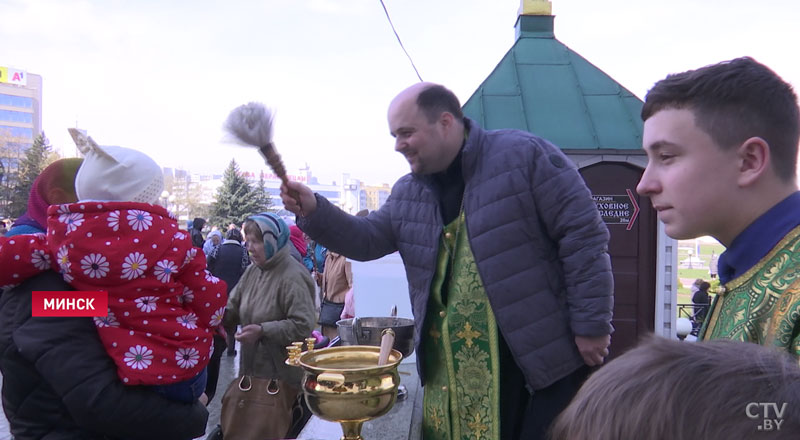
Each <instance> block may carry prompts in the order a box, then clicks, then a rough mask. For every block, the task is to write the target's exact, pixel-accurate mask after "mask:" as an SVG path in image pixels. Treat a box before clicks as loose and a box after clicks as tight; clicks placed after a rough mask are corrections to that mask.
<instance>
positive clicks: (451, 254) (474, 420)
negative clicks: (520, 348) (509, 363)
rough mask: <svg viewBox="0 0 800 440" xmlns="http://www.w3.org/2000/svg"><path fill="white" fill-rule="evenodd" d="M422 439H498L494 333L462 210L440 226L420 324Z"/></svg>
mask: <svg viewBox="0 0 800 440" xmlns="http://www.w3.org/2000/svg"><path fill="white" fill-rule="evenodd" d="M424 329H425V330H424V335H423V337H424V338H425V343H424V345H423V347H424V348H423V356H425V362H426V368H425V381H426V382H425V395H424V403H423V406H424V417H423V438H425V440H461V439H464V440H466V439H499V438H500V366H499V339H498V329H497V324H496V322H495V318H494V312H492V309H491V307H490V305H489V298H488V297H487V295H486V291H485V289H484V287H483V283H482V282H481V278H480V276H479V275H478V269H477V266H476V264H475V259H474V257H473V255H472V251H471V250H470V247H469V241H468V240H467V231H466V224H465V221H464V213H463V211H462V212H461V214H460V215H459V217H458V218H456V220H454V221H453V222H452V223H450V224H449V225H447V226H446V227H445V228H444V234H443V236H442V243H441V244H440V248H439V258H438V261H437V267H436V273H435V275H434V278H433V282H432V284H431V295H430V299H429V301H428V312H427V316H426V319H425V327H424Z"/></svg>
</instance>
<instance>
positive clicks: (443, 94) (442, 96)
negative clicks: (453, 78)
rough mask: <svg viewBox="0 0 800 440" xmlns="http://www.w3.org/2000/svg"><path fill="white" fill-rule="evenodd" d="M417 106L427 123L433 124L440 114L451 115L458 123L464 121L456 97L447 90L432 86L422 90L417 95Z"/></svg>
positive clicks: (442, 87)
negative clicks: (446, 113)
mask: <svg viewBox="0 0 800 440" xmlns="http://www.w3.org/2000/svg"><path fill="white" fill-rule="evenodd" d="M417 106H419V108H420V110H422V112H423V113H424V114H425V118H426V119H427V120H428V122H429V123H431V124H432V123H434V122H436V120H438V119H439V116H441V114H442V113H444V112H448V113H451V114H452V115H453V116H455V118H456V119H457V120H458V121H459V122H460V121H461V120H462V119H464V114H463V112H462V111H461V104H460V103H459V102H458V97H456V95H455V93H453V92H451V91H450V90H449V89H448V88H446V87H444V86H441V85H439V84H434V85H431V86H429V87H426V88H425V89H423V90H422V91H421V92H420V93H419V95H417Z"/></svg>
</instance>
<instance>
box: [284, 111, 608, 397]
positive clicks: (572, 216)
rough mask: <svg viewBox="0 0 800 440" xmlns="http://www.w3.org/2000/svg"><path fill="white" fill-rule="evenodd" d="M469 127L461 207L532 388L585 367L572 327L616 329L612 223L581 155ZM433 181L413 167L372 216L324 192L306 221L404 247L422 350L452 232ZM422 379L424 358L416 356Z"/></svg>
mask: <svg viewBox="0 0 800 440" xmlns="http://www.w3.org/2000/svg"><path fill="white" fill-rule="evenodd" d="M465 123H466V124H467V126H468V127H470V131H469V137H468V139H467V141H466V144H465V145H464V148H463V155H462V171H463V177H464V182H465V188H464V200H463V208H464V211H465V215H466V217H465V218H466V228H467V231H468V234H469V235H468V237H469V243H470V247H471V250H472V253H473V254H474V256H475V260H476V262H477V267H478V272H479V274H480V276H481V279H482V281H483V284H484V287H485V289H486V292H487V294H488V297H489V301H490V303H491V305H492V309H493V311H494V313H495V317H496V319H497V324H498V326H499V328H500V331H501V333H502V335H503V337H504V338H505V340H506V342H507V343H508V346H509V348H510V349H511V353H512V354H513V356H514V359H515V360H516V362H517V364H518V365H519V367H520V369H521V370H522V372H523V374H524V375H525V378H526V382H527V384H526V385H527V387H528V390H529V391H533V390H537V389H541V388H544V387H546V386H548V385H550V384H552V383H553V382H555V381H556V380H558V379H560V378H562V377H564V376H566V375H568V374H569V373H571V372H573V371H575V370H576V369H577V368H578V367H580V366H581V365H582V364H583V360H582V358H581V356H580V353H579V352H578V349H577V346H576V345H575V342H574V335H581V336H601V335H607V334H611V332H612V330H613V329H612V327H611V315H612V309H613V296H612V295H613V280H612V274H611V263H610V258H609V256H608V252H607V250H608V249H607V248H608V238H609V234H608V229H607V228H606V226H605V224H603V221H602V219H601V218H600V215H599V213H598V212H597V209H596V208H595V205H594V203H593V202H592V199H591V197H590V192H589V190H588V188H587V187H586V185H585V184H584V182H583V179H582V178H581V177H580V175H579V174H578V171H577V169H576V168H575V166H574V164H573V163H572V162H571V161H570V160H569V159H568V158H566V157H565V156H564V154H563V153H562V152H561V150H559V149H558V148H557V147H555V146H553V145H552V144H550V143H549V142H547V141H545V140H543V139H541V138H538V137H536V136H533V135H531V134H530V133H527V132H523V131H518V130H496V131H486V130H483V129H481V128H480V127H478V126H477V124H475V123H474V122H473V121H471V120H469V119H465ZM429 179H430V178H429V177H427V176H415V175H413V174H407V175H405V176H403V177H402V178H400V180H398V181H397V183H396V184H395V185H394V187H393V188H392V193H391V196H390V197H389V198H388V200H387V201H386V203H385V204H384V205H383V206H382V207H381V208H380V209H379V210H377V211H374V212H372V213H371V214H370V215H369V216H367V217H355V216H351V215H348V214H346V213H344V212H343V211H341V210H339V209H338V208H337V207H335V206H333V205H332V204H331V203H330V202H328V201H327V200H326V199H325V198H323V197H321V196H319V195H317V196H316V197H317V209H316V211H314V212H313V213H312V214H311V215H309V216H306V217H304V218H300V219H299V221H298V225H299V226H300V228H301V229H302V230H303V231H305V232H307V233H308V234H309V235H310V236H311V237H313V238H314V239H315V240H318V241H319V242H320V243H322V244H324V245H325V246H326V247H328V248H330V249H332V250H334V251H336V252H339V253H341V254H343V255H345V256H347V257H348V258H351V259H354V260H358V261H367V260H373V259H376V258H380V257H382V256H384V255H386V254H389V253H391V252H394V251H400V255H401V257H402V259H403V263H404V265H405V268H406V277H407V279H408V289H409V295H410V297H411V306H412V309H413V313H414V319H415V327H416V334H417V340H416V341H415V349H416V350H417V353H420V352H421V351H420V345H421V344H422V343H424V339H423V338H421V337H420V336H421V334H422V326H423V322H424V320H425V312H426V305H427V304H428V295H429V293H430V288H431V281H432V279H433V275H434V271H435V268H436V258H437V253H438V251H439V243H440V237H441V233H442V228H443V224H442V216H441V213H440V210H439V205H438V201H437V199H436V198H435V196H434V193H433V192H432V189H431V185H430V180H429ZM417 366H418V369H419V372H420V377H422V378H424V374H423V373H424V368H425V366H424V360H423V359H422V356H418V357H417Z"/></svg>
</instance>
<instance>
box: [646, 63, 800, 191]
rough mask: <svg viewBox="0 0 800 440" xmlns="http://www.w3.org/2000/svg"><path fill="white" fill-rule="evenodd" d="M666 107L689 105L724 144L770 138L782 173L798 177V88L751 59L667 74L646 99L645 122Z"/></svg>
mask: <svg viewBox="0 0 800 440" xmlns="http://www.w3.org/2000/svg"><path fill="white" fill-rule="evenodd" d="M664 109H687V110H691V111H692V112H693V113H694V116H695V123H696V124H697V126H698V127H699V128H701V129H702V130H703V131H705V132H706V133H708V134H709V135H710V136H711V138H712V139H713V140H714V142H715V143H717V144H718V145H719V146H720V147H722V148H734V147H738V146H739V145H741V143H742V142H744V141H745V140H747V139H748V138H750V137H760V138H762V139H764V140H765V141H766V142H767V143H768V144H769V148H770V153H771V154H772V163H773V167H774V169H775V173H776V175H777V176H778V177H779V178H780V179H782V180H783V181H789V180H792V179H794V177H795V173H796V166H797V147H798V138H800V128H798V125H800V111H799V110H798V106H797V95H796V94H795V92H794V90H792V86H791V85H789V84H788V83H786V82H785V81H783V80H782V79H781V78H780V77H779V76H778V75H777V74H776V73H775V72H773V71H772V70H770V69H769V68H768V67H767V66H765V65H763V64H760V63H758V62H757V61H755V60H754V59H752V58H750V57H743V58H736V59H734V60H730V61H725V62H722V63H719V64H714V65H710V66H706V67H702V68H700V69H697V70H690V71H687V72H683V73H676V74H672V75H669V76H667V77H666V78H665V79H663V80H661V81H659V82H657V83H656V84H655V86H653V88H652V89H650V91H649V92H647V96H646V97H645V103H644V106H643V107H642V120H644V121H646V120H647V119H648V118H650V117H651V116H653V115H654V114H656V113H657V112H659V111H660V110H664Z"/></svg>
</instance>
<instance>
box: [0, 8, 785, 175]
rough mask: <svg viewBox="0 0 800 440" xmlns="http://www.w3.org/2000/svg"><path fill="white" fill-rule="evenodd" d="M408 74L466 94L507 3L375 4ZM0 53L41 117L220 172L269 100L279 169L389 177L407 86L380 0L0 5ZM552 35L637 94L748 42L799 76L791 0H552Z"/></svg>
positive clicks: (56, 136)
mask: <svg viewBox="0 0 800 440" xmlns="http://www.w3.org/2000/svg"><path fill="white" fill-rule="evenodd" d="M384 2H385V4H386V7H387V8H388V10H389V13H390V15H391V17H392V19H393V21H394V24H395V26H396V28H397V31H398V33H399V34H400V37H401V39H402V40H403V43H404V44H405V46H406V49H407V50H408V51H409V53H410V54H411V57H412V58H413V60H414V62H415V64H416V65H417V68H418V69H419V71H420V73H421V75H422V78H423V79H424V80H426V81H433V82H439V83H442V84H444V85H446V86H448V87H449V88H451V89H452V90H453V91H454V92H455V93H456V94H457V95H458V96H459V98H460V99H461V100H462V102H463V101H465V100H466V99H467V98H469V96H470V95H471V94H472V93H473V92H474V90H475V89H476V88H477V87H478V86H479V85H480V83H481V82H482V81H483V79H484V78H486V76H487V75H489V73H491V71H492V70H493V69H494V67H495V66H496V65H497V63H498V62H499V61H500V60H501V59H502V57H503V55H505V53H506V52H507V51H508V50H509V49H510V48H511V46H512V45H513V43H514V23H515V21H516V18H517V11H518V8H519V4H520V2H519V0H491V1H489V0H462V1H455V0H446V1H445V0H384ZM0 11H2V13H1V14H0V66H9V67H15V68H19V69H23V70H27V71H28V72H31V73H36V74H39V75H41V76H42V77H43V81H44V85H43V115H44V120H43V123H44V130H45V132H46V134H47V136H48V137H49V138H50V140H51V143H52V144H53V145H55V146H56V147H58V148H60V149H61V150H62V152H63V153H64V154H66V155H74V154H75V149H74V146H73V145H72V142H71V140H70V138H69V136H68V134H67V127H71V126H75V124H76V123H77V126H78V127H80V128H83V129H87V130H88V131H89V134H90V135H91V136H92V137H93V138H94V139H95V140H96V141H98V142H99V143H101V144H109V145H111V144H113V145H122V146H126V147H131V148H138V149H141V150H142V151H145V152H146V153H148V154H150V155H151V156H152V157H153V158H154V159H155V160H156V161H157V162H159V164H161V165H162V166H167V167H175V168H184V169H189V170H192V171H195V172H202V173H221V172H222V170H223V169H224V168H225V166H226V165H227V163H228V162H229V161H230V159H231V158H232V157H235V158H236V159H237V161H238V162H240V164H241V167H242V169H244V170H249V171H258V170H260V169H265V168H266V166H265V165H264V163H263V160H262V159H261V158H260V156H258V154H257V153H256V152H255V150H250V149H246V148H243V147H237V146H234V145H231V144H228V143H224V142H223V138H224V136H223V131H222V129H221V127H222V123H223V121H224V120H225V118H226V116H227V114H228V113H229V112H230V110H232V109H233V108H234V107H236V106H238V105H240V104H243V103H245V102H248V101H261V102H264V103H266V104H267V105H269V106H271V107H274V108H276V109H277V118H276V121H275V124H276V127H275V131H276V137H275V141H276V146H277V148H278V151H279V152H280V153H281V154H282V156H283V157H284V160H285V162H286V165H287V168H288V169H289V172H290V173H295V172H296V170H297V169H298V168H299V167H301V166H303V164H304V163H307V164H308V165H309V166H311V169H312V172H313V173H314V174H315V175H317V176H319V177H320V178H321V180H323V181H325V182H330V181H332V180H336V181H337V182H338V181H340V179H341V173H342V172H350V173H351V175H352V176H353V177H356V178H360V179H362V180H364V181H366V182H367V183H369V184H377V183H384V182H385V183H390V184H391V183H394V181H395V180H396V179H397V178H398V177H400V176H401V175H403V174H405V173H406V172H408V165H407V163H406V162H405V160H404V159H403V157H402V156H400V155H399V154H398V153H395V152H394V151H393V140H392V138H391V137H390V136H389V130H388V128H387V122H386V107H387V105H388V103H389V101H390V100H391V99H392V97H393V96H394V95H396V94H397V92H399V91H400V90H402V89H403V88H405V87H406V86H408V85H411V84H412V83H414V82H415V81H417V77H416V74H415V73H414V71H413V69H412V68H411V65H410V63H409V61H408V59H407V58H406V56H405V54H404V53H403V52H402V50H401V48H400V46H399V45H398V43H397V41H396V39H395V36H394V34H393V33H392V30H391V28H390V26H389V24H388V22H387V20H386V17H385V15H384V12H383V9H382V7H381V5H380V2H379V1H378V0H259V1H256V0H252V1H243V0H226V1H207V0H193V1H170V0H166V1H165V0H158V1H154V0H138V1H122V0H102V1H101V0H95V1H91V0H0ZM553 13H554V15H556V20H555V33H556V38H558V39H559V40H560V41H562V42H563V43H565V44H566V45H568V46H569V47H570V48H572V49H573V50H575V51H577V52H578V53H580V54H581V55H582V56H583V57H585V58H586V59H588V60H589V61H590V62H592V63H593V64H594V65H596V66H597V67H599V68H600V69H602V70H603V71H605V72H606V73H608V74H609V75H611V76H612V77H613V78H615V79H616V80H617V81H619V82H620V83H621V84H622V85H623V86H625V87H626V88H628V89H629V90H631V91H632V92H633V93H634V94H636V95H637V96H639V97H643V96H644V94H645V93H646V92H647V90H648V88H649V87H650V86H651V85H652V84H653V83H654V82H655V81H657V80H659V79H661V78H663V77H664V76H665V75H666V74H668V73H671V72H679V71H684V70H687V69H692V68H696V67H700V66H703V65H707V64H711V63H715V62H718V61H722V60H725V59H730V58H735V57H738V56H743V55H750V56H753V57H754V58H756V59H757V60H759V61H761V62H763V63H765V64H767V65H769V66H770V67H772V68H773V69H774V70H775V71H776V72H777V73H778V74H780V75H781V76H783V77H784V78H785V79H786V80H788V81H789V82H791V83H792V84H793V85H794V86H795V87H797V88H800V57H798V55H797V47H798V43H800V25H798V23H800V4H798V3H797V2H796V1H789V0H785V1H784V0H769V1H763V2H754V1H752V0H749V1H744V0H728V1H723V0H672V1H656V0H619V1H605V2H604V1H598V0H554V1H553Z"/></svg>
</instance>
